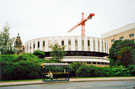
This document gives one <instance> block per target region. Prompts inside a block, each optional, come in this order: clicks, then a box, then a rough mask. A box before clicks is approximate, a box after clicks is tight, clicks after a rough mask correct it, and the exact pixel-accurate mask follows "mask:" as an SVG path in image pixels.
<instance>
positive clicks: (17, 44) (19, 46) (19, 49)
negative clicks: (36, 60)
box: [15, 33, 24, 54]
mask: <svg viewBox="0 0 135 89" xmlns="http://www.w3.org/2000/svg"><path fill="white" fill-rule="evenodd" d="M15 49H16V54H20V53H23V52H24V46H23V45H22V41H21V37H20V35H19V33H18V36H17V37H16V40H15Z"/></svg>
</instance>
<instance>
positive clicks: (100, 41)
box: [99, 39, 102, 52]
mask: <svg viewBox="0 0 135 89" xmlns="http://www.w3.org/2000/svg"><path fill="white" fill-rule="evenodd" d="M99 43H100V52H102V40H101V39H100V40H99Z"/></svg>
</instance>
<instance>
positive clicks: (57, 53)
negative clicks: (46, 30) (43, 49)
mask: <svg viewBox="0 0 135 89" xmlns="http://www.w3.org/2000/svg"><path fill="white" fill-rule="evenodd" d="M50 48H52V52H51V53H50V55H51V57H52V59H51V60H54V61H56V62H60V61H61V59H62V58H63V57H64V55H65V54H66V52H65V51H64V48H65V47H64V46H60V45H58V44H55V45H51V46H50Z"/></svg>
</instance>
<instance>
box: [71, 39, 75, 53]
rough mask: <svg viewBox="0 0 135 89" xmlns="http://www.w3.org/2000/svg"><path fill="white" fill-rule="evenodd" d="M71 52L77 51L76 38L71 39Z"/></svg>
mask: <svg viewBox="0 0 135 89" xmlns="http://www.w3.org/2000/svg"><path fill="white" fill-rule="evenodd" d="M71 50H72V51H74V50H75V37H71Z"/></svg>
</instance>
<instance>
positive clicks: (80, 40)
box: [77, 36, 82, 51]
mask: <svg viewBox="0 0 135 89" xmlns="http://www.w3.org/2000/svg"><path fill="white" fill-rule="evenodd" d="M77 41H78V51H82V39H81V36H79V37H77Z"/></svg>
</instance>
